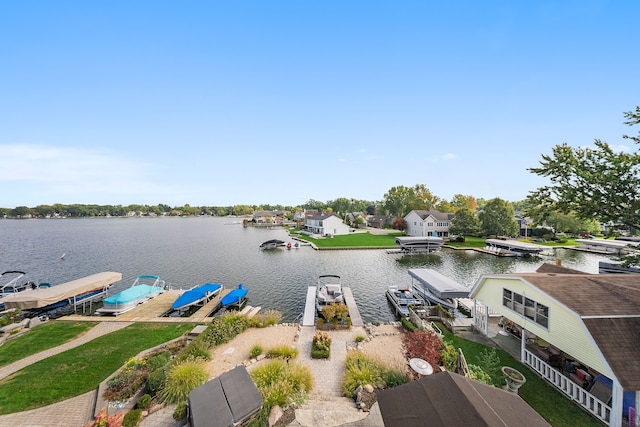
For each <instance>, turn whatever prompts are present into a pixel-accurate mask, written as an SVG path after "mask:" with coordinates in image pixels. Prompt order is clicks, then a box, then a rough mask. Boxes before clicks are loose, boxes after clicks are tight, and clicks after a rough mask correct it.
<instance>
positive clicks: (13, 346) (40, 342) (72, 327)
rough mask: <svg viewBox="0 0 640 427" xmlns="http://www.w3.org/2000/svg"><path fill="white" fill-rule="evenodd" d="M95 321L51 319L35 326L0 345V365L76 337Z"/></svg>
mask: <svg viewBox="0 0 640 427" xmlns="http://www.w3.org/2000/svg"><path fill="white" fill-rule="evenodd" d="M96 324H97V323H96V322H66V321H57V320H54V321H51V322H47V323H43V324H41V325H38V326H35V327H33V328H31V329H30V330H29V332H27V333H25V334H24V335H20V336H19V337H16V338H13V339H11V340H8V341H6V342H5V343H4V344H3V345H2V346H0V366H6V365H9V364H11V363H13V362H15V361H17V360H20V359H24V358H25V357H27V356H31V355H32V354H36V353H40V352H41V351H44V350H48V349H50V348H53V347H57V346H59V345H61V344H64V343H66V342H67V341H70V340H72V339H75V338H78V337H79V336H81V335H83V334H84V333H86V332H87V331H89V329H91V328H93V327H94V326H95V325H96Z"/></svg>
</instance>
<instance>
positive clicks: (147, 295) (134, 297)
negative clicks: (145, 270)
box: [96, 275, 165, 316]
mask: <svg viewBox="0 0 640 427" xmlns="http://www.w3.org/2000/svg"><path fill="white" fill-rule="evenodd" d="M164 291H165V285H164V280H160V277H158V276H155V275H142V276H138V277H136V279H135V280H134V281H133V284H132V285H131V287H129V288H127V289H125V290H124V291H121V292H118V293H117V294H114V295H111V296H109V297H107V298H105V299H104V301H103V306H102V308H100V309H98V310H96V313H98V314H113V315H114V316H117V315H119V314H122V313H125V312H127V311H129V310H132V309H134V308H136V307H137V306H138V305H140V304H143V303H145V302H147V301H149V300H150V299H152V298H155V297H157V296H158V295H160V294H161V293H163V292H164Z"/></svg>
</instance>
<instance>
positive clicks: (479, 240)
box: [447, 237, 579, 248]
mask: <svg viewBox="0 0 640 427" xmlns="http://www.w3.org/2000/svg"><path fill="white" fill-rule="evenodd" d="M520 241H522V242H529V243H534V244H536V245H542V246H549V247H554V246H578V245H579V243H576V241H575V239H566V240H565V241H564V242H563V243H560V242H559V241H557V240H549V241H546V242H536V241H534V240H531V239H521V240H520ZM447 245H449V246H453V247H456V248H484V247H485V246H487V244H486V239H485V238H484V237H467V238H466V239H465V241H464V242H454V241H451V242H449V243H447Z"/></svg>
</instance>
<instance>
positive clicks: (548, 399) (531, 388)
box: [439, 325, 603, 427]
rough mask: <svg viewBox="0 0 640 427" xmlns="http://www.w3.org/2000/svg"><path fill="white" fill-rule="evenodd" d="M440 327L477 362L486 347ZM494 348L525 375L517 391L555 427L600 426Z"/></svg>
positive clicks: (502, 360)
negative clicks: (524, 380) (524, 379)
mask: <svg viewBox="0 0 640 427" xmlns="http://www.w3.org/2000/svg"><path fill="white" fill-rule="evenodd" d="M439 326H440V325H439ZM440 327H441V329H442V331H443V332H444V334H445V340H446V341H448V342H450V343H452V344H453V346H454V347H455V348H456V349H458V348H461V349H462V352H463V353H464V356H465V359H466V360H467V364H474V365H479V360H480V356H481V355H482V354H483V351H484V350H485V349H486V348H488V347H486V346H484V345H482V344H479V343H476V342H474V341H469V340H467V339H464V338H461V337H458V336H455V335H453V334H452V333H451V331H449V330H447V329H446V328H445V327H444V326H443V325H442V326H440ZM495 350H496V354H497V355H498V357H499V358H500V363H501V365H502V366H511V367H512V368H515V369H517V370H518V371H520V372H522V374H523V375H524V376H525V377H526V378H527V381H526V382H525V383H524V384H523V385H522V387H520V390H518V394H519V395H520V397H522V399H524V401H525V402H527V403H528V404H529V406H531V407H532V408H533V409H534V410H535V411H536V412H537V413H539V414H540V415H541V416H542V417H544V419H545V420H547V422H548V423H549V424H551V425H552V426H554V427H563V426H566V427H574V426H593V427H596V426H599V427H602V426H603V424H602V423H600V422H599V421H597V420H596V419H595V418H594V417H592V416H591V415H589V414H588V413H587V412H585V411H583V410H582V409H580V407H578V405H576V404H574V403H573V402H571V401H570V400H569V399H567V398H566V397H565V395H564V394H563V393H562V392H560V391H558V389H556V388H555V387H554V386H552V385H551V384H549V383H548V382H547V381H545V380H543V379H542V378H541V377H539V376H538V374H536V373H535V372H533V371H532V370H531V369H529V368H528V367H527V366H525V365H523V364H522V363H520V362H519V361H517V360H516V359H514V358H513V357H512V356H511V355H510V354H509V353H507V352H505V351H503V350H500V349H498V348H496V349H495ZM501 384H504V380H501Z"/></svg>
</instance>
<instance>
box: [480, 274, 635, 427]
mask: <svg viewBox="0 0 640 427" xmlns="http://www.w3.org/2000/svg"><path fill="white" fill-rule="evenodd" d="M469 297H470V298H473V299H475V305H474V313H475V315H474V326H475V328H476V329H477V330H479V331H480V332H481V333H484V334H486V335H488V336H496V335H497V334H498V333H499V334H500V335H504V338H509V339H515V340H518V342H519V346H520V360H521V361H522V363H524V364H526V365H528V366H529V367H530V368H531V369H532V370H533V371H535V372H537V373H538V374H539V375H541V376H542V377H543V378H545V379H546V380H548V381H549V382H550V383H551V384H553V385H555V386H556V387H557V388H558V389H559V390H560V391H562V392H563V393H564V394H565V395H566V396H567V398H569V399H571V400H573V401H574V402H576V404H578V405H580V406H581V407H582V408H583V409H584V410H586V411H588V412H590V413H591V414H592V415H593V416H594V417H596V418H597V419H599V420H600V421H602V422H603V423H604V424H607V425H609V426H616V427H617V426H621V425H627V424H628V425H639V424H638V423H639V422H640V419H638V418H637V415H636V413H637V409H638V408H640V393H639V392H638V391H640V274H587V273H583V272H580V271H576V270H571V269H567V268H563V267H562V266H561V265H560V264H557V265H553V264H544V265H542V266H541V267H540V268H539V269H538V270H537V271H536V272H535V273H512V274H496V275H484V276H482V277H480V279H478V281H477V282H476V283H475V284H474V286H473V288H472V289H471V292H470V294H469ZM498 318H499V321H496V319H498ZM493 321H496V323H497V325H496V324H495V323H494V324H493V326H494V328H493V330H492V322H493ZM499 328H501V329H499ZM634 418H635V424H633V421H630V419H631V420H634Z"/></svg>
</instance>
